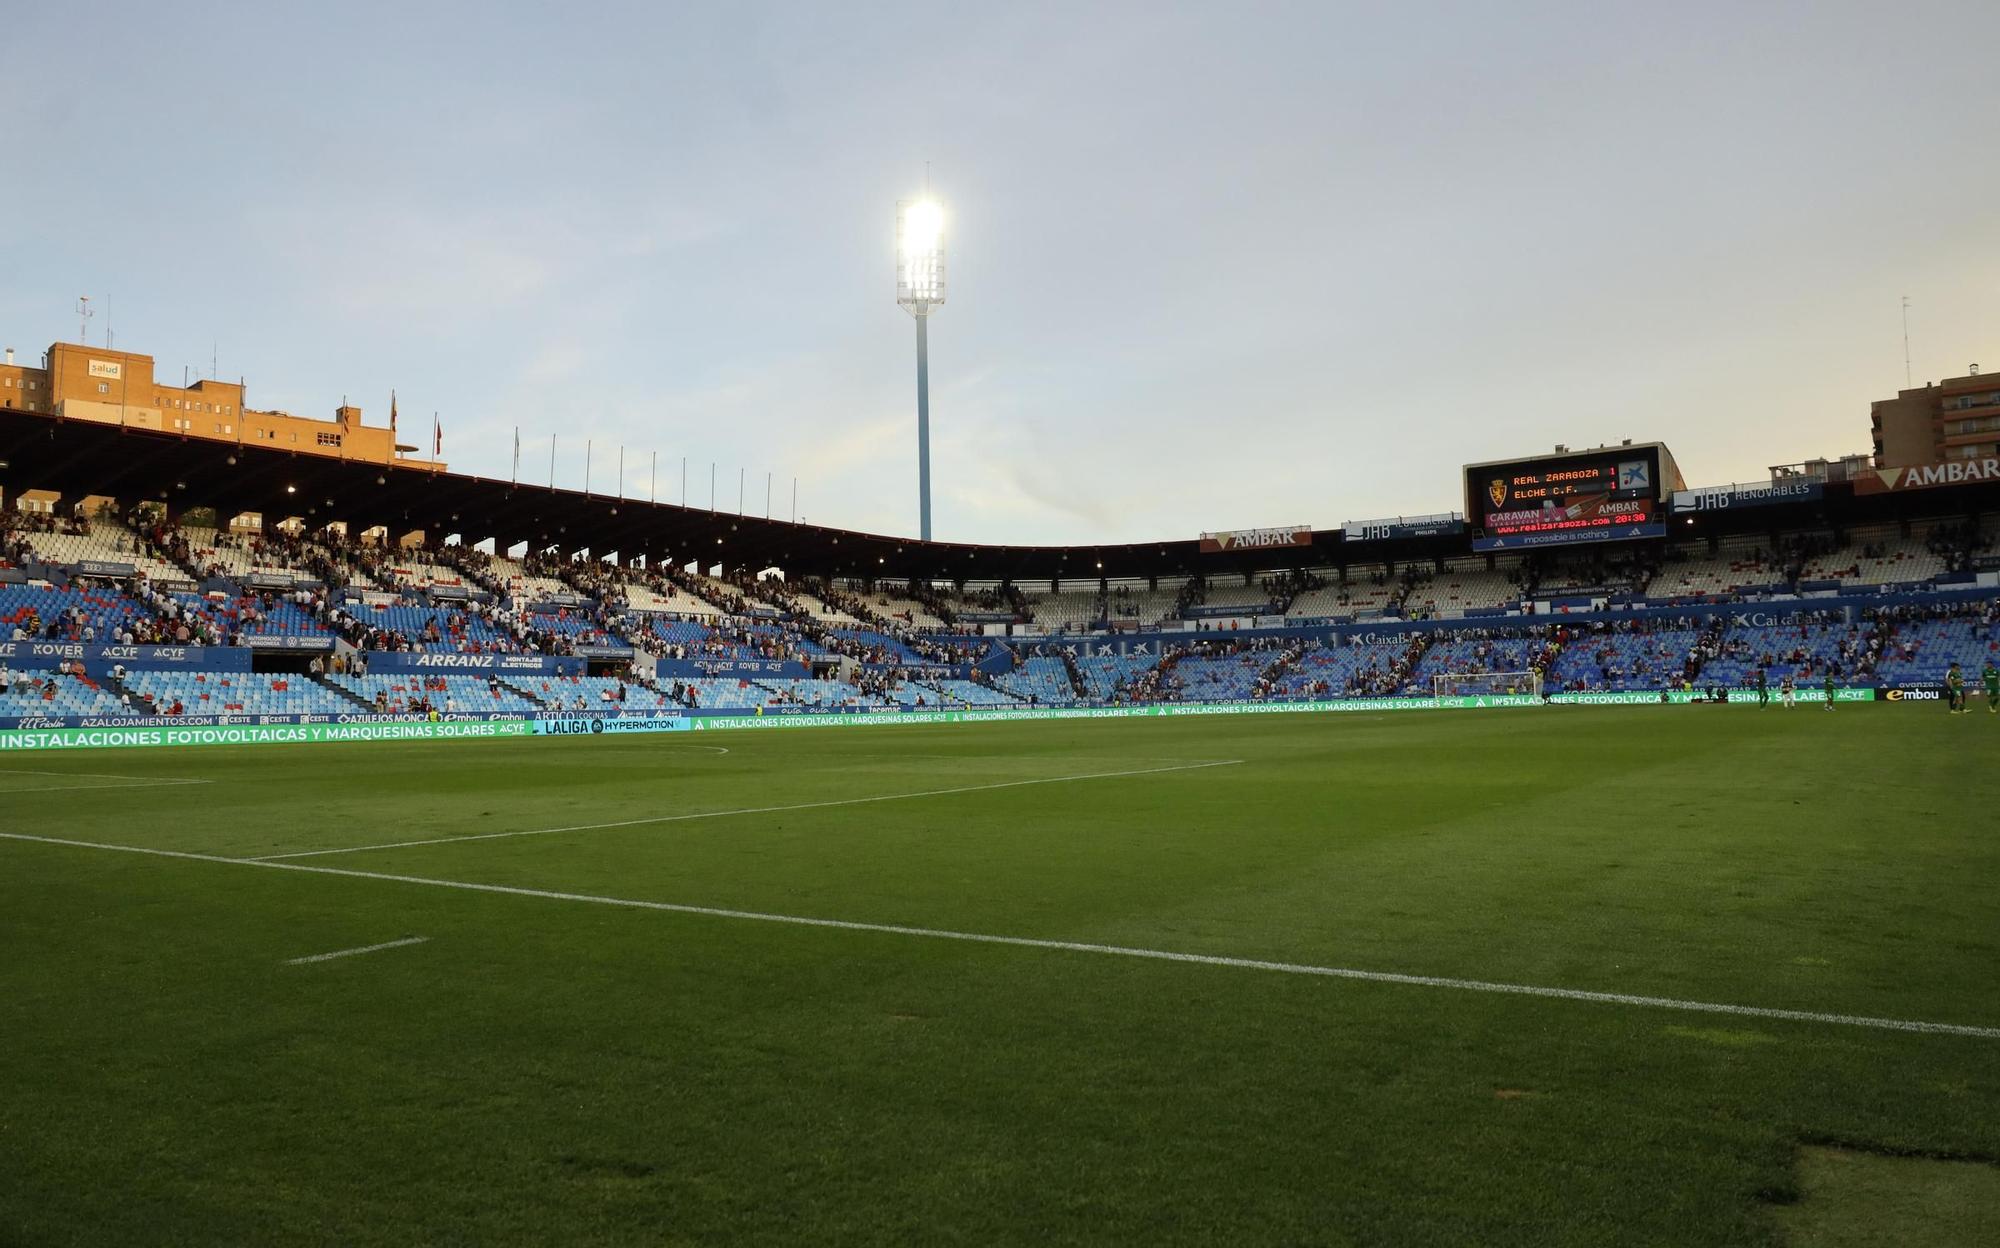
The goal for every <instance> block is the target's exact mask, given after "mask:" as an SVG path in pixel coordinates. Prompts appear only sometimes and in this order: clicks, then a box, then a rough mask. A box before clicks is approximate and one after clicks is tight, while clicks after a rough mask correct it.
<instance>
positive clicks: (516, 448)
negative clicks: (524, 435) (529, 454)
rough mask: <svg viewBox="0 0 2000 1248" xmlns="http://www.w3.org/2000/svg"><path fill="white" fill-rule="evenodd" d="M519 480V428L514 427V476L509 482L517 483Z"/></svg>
mask: <svg viewBox="0 0 2000 1248" xmlns="http://www.w3.org/2000/svg"><path fill="white" fill-rule="evenodd" d="M520 479H521V426H519V425H515V426H514V475H513V476H512V477H510V478H509V480H512V481H519V480H520Z"/></svg>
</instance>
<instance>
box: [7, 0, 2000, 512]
mask: <svg viewBox="0 0 2000 1248" xmlns="http://www.w3.org/2000/svg"><path fill="white" fill-rule="evenodd" d="M0 22H4V26H5V38H6V41H7V44H8V46H9V47H10V50H11V52H12V53H13V55H10V56H9V58H8V62H9V70H8V79H9V82H8V87H7V90H6V91H5V93H4V94H0V136H4V142H5V143H6V145H7V148H8V149H9V150H10V152H11V153H12V156H13V159H12V160H10V161H8V162H7V163H8V165H9V173H10V175H11V176H10V177H9V179H8V180H9V183H10V189H9V190H8V191H7V193H6V194H5V195H4V196H0V275H4V276H0V343H5V344H9V345H12V346H14V347H15V348H16V349H17V351H19V352H20V353H21V354H22V355H23V356H25V357H28V358H29V359H31V360H32V359H33V358H35V357H37V356H39V354H40V352H41V351H42V350H43V349H44V348H46V347H47V345H48V344H49V343H51V342H53V341H58V340H61V341H74V340H75V338H76V335H77V333H78V321H77V317H76V316H75V315H74V313H73V312H72V309H73V308H74V306H75V303H76V298H77V296H79V295H89V296H91V299H92V303H93V306H95V307H96V308H97V309H98V315H97V316H96V317H95V318H94V319H93V320H92V321H91V322H90V325H89V328H88V331H87V332H88V336H89V341H91V342H99V343H101V342H103V340H104V335H105V332H106V330H107V329H109V330H110V331H112V332H113V333H114V334H115V336H116V345H117V346H118V347H119V348H121V349H124V350H131V351H140V352H145V353H148V354H151V355H153V356H155V357H156V359H157V361H158V366H157V367H158V375H159V376H161V377H162V378H166V379H174V378H177V376H178V375H179V373H180V372H181V370H182V369H183V368H187V369H188V370H189V374H190V376H194V375H207V374H208V373H209V372H210V367H211V361H213V362H214V367H215V370H216V371H217V372H218V373H219V375H220V376H222V377H224V378H229V379H234V378H236V377H239V376H240V377H243V378H246V379H247V381H248V384H249V394H248V401H249V403H250V404H251V405H253V406H256V407H260V408H264V407H277V408H281V409H284V410H288V411H292V412H296V413H299V414H304V415H318V416H330V415H331V414H332V411H333V409H334V407H335V406H336V405H338V404H339V403H340V402H341V400H342V399H343V398H345V399H347V400H348V401H351V402H354V403H356V404H359V405H360V406H361V407H362V408H364V410H365V412H366V414H367V415H366V418H367V419H368V420H369V421H370V422H371V423H383V422H385V421H386V419H387V414H388V407H389V397H390V393H391V391H392V390H393V391H394V392H395V393H396V395H397V398H398V405H399V408H400V411H401V413H402V419H403V428H404V430H405V432H408V431H409V430H411V429H412V428H413V427H415V428H419V429H421V430H423V431H425V433H426V435H427V431H428V427H429V421H430V416H431V413H432V412H436V413H438V419H439V421H440V422H441V423H442V426H443V429H444V452H445V455H444V457H445V458H446V459H447V460H448V461H449V462H450V463H451V465H452V467H453V468H454V469H456V470H462V471H469V472H476V473H480V474H483V475H488V476H498V477H506V476H508V475H509V474H510V473H511V472H512V471H513V465H512V457H513V439H514V432H515V430H516V429H518V430H519V432H520V439H521V443H522V453H521V468H520V473H521V476H522V478H523V479H525V480H532V481H546V480H547V479H548V478H549V475H550V450H551V442H552V439H553V445H554V458H555V470H554V475H555V480H556V482H557V483H558V484H561V485H568V486H572V487H578V486H582V485H583V484H584V480H585V457H586V443H588V444H589V446H590V448H591V449H590V474H591V476H590V479H591V485H592V488H593V489H595V490H598V491H603V492H609V491H611V490H614V489H616V488H617V483H616V482H615V481H614V477H615V475H616V469H617V460H618V455H619V448H620V447H621V446H622V447H623V448H624V451H623V457H624V480H623V487H624V490H625V492H626V493H627V494H628V495H629V496H633V497H640V498H644V497H650V496H655V495H657V497H658V498H660V499H661V500H662V501H679V500H680V498H681V496H682V485H681V478H682V470H681V464H682V460H683V459H685V460H686V461H687V464H688V469H687V479H688V485H687V498H688V501H689V502H690V503H693V504H696V505H701V506H706V505H708V504H709V502H710V498H711V491H710V477H711V471H713V476H714V479H715V481H716V483H717V484H716V488H715V491H714V498H715V502H716V504H717V505H718V506H720V507H723V508H725V509H734V508H736V507H737V506H738V505H739V487H738V482H739V479H740V480H741V481H742V482H743V486H742V489H741V491H740V497H741V500H742V503H741V505H742V507H743V509H744V510H746V511H748V512H750V513H753V514H763V513H764V510H765V508H766V506H767V502H766V500H767V492H766V481H767V474H768V480H769V482H770V488H769V493H768V498H769V500H770V501H769V507H770V510H771V511H772V513H773V514H776V515H778V516H780V517H783V516H786V515H789V514H792V501H791V493H792V482H793V480H794V479H796V480H797V482H798V486H797V490H798V503H797V513H798V514H799V515H800V516H801V517H802V518H804V519H807V520H810V521H812V522H814V523H823V524H834V525H840V526H843V527H850V528H857V529H863V530H867V531H871V532H878V533H896V534H913V533H915V531H916V527H917V472H916V436H915V424H916V415H915V408H916V402H915V376H914V374H915V360H914V357H915V344H914V330H913V328H912V325H911V321H910V318H909V317H908V316H907V315H906V314H905V313H904V312H902V311H901V310H899V309H898V308H897V307H896V305H895V301H894V293H895V292H894V255H893V251H894V212H895V203H896V201H897V200H898V199H899V198H907V197H910V196H912V195H914V194H916V193H918V192H920V191H921V190H922V188H923V186H924V182H925V176H926V168H928V170H929V179H930V186H931V188H932V190H933V191H934V192H935V194H936V195H937V196H938V197H939V198H940V199H942V200H943V201H944V203H945V206H946V213H947V243H946V246H947V250H948V253H949V261H948V264H949V276H950V291H949V296H948V300H947V303H946V305H945V306H944V307H943V308H941V309H939V310H938V311H937V312H936V314H935V315H934V317H933V318H932V322H931V326H930V345H931V386H932V392H931V420H932V464H933V467H932V474H933V482H934V504H933V506H934V513H935V531H936V535H937V536H938V537H939V538H943V539H950V540H962V541H983V542H998V543H1027V542H1112V541H1139V540H1159V539H1167V538H1184V537H1191V536H1193V535H1195V534H1197V533H1199V532H1202V531H1206V530H1218V529H1233V528H1244V527H1262V526H1289V525H1293V524H1311V525H1314V526H1318V527H1331V526H1334V525H1338V524H1341V523H1342V522H1344V521H1348V520H1367V519H1373V518H1378V517H1387V516H1395V515H1399V514H1420V513H1427V512H1437V511H1447V510H1453V509H1456V508H1459V507H1460V506H1462V496H1461V489H1462V487H1461V485H1460V473H1459V466H1460V465H1462V464H1465V463H1470V462H1476V461H1481V460H1491V459H1500V458H1506V457H1510V456H1517V455H1527V454H1533V453H1537V452H1540V451H1544V450H1547V449H1548V448H1549V447H1551V446H1552V445H1554V444H1556V443H1564V444H1567V445H1570V446H1582V445H1596V444H1598V443H1602V442H1607V441H1616V440H1619V439H1622V438H1628V437H1629V438H1633V439H1637V440H1654V439H1658V440H1662V441H1665V442H1666V443H1667V444H1668V445H1669V446H1670V447H1671V448H1672V449H1673V450H1674V452H1675V454H1676V456H1677V458H1678V460H1679V462H1680V465H1681V468H1682V470H1683V472H1684V473H1685V474H1686V476H1687V478H1688V481H1689V483H1690V484H1692V485H1702V484H1721V483H1726V482H1732V481H1747V480H1754V479H1757V478H1758V477H1759V476H1761V475H1762V474H1763V471H1764V469H1765V468H1766V467H1768V466H1769V465H1773V464H1781V463H1792V462H1797V461H1799V460H1802V459H1805V458H1808V457H1812V456H1817V455H1828V456H1831V455H1839V454H1843V453H1850V452H1857V451H1865V450H1867V449H1868V443H1869V437H1868V404H1869V401H1870V400H1872V399H1878V398H1886V397H1890V396H1892V395H1893V394H1894V393H1895V391H1896V390H1898V389H1899V388H1901V387H1902V385H1903V382H1904V376H1905V373H1904V348H1903V328H1902V324H1903V323H1902V317H1903V308H1902V300H1903V298H1904V297H1905V296H1907V297H1908V299H1909V301H1910V308H1909V312H1908V320H1909V342H1910V355H1911V359H1912V365H1911V367H1912V369H1913V376H1914V377H1915V380H1916V382H1917V384H1919V385H1921V384H1923V382H1924V381H1926V380H1930V379H1936V378H1939V377H1944V376H1956V375H1960V374H1962V373H1963V372H1964V371H1965V369H1966V367H1967V366H1968V365H1969V364H1973V363H1976V362H1981V361H1984V362H1985V363H1986V365H1987V366H1988V369H1989V370H1990V371H1996V372H2000V207H1996V205H2000V160H1996V159H1995V150H1994V149H1995V136H1996V134H2000V72H1996V70H1995V62H1994V48H1995V47H2000V5H1996V4H1993V3H1991V0H1984V2H1981V3H1962V4H1943V3H1924V2H1922V0H1916V2H1904V3H1877V4H1855V3H1842V2H1839V0H1827V2H1822V3H1810V4H1806V3H1800V4H1780V3H1756V2H1754V0H1753V2H1750V3H1743V2H1741V0H1738V2H1736V3H1727V4H1710V3H1700V2H1697V3H1681V4H1671V5H1663V4H1659V3H1657V2H1653V3H1645V4H1624V3H1588V4H1538V3H1509V4H1498V3H1480V4H1473V3H1461V4H1425V3H1393V4H1392V3H1382V4H1344V3H1335V2H1332V0H1326V2H1322V3H1301V4H1277V3H1243V2H1235V3H1211V4H1179V3H1135V4H1118V3H1102V4H1089V3H1062V4H1039V3H1012V4H1006V5H990V4H981V5H972V4H963V5H961V4H944V3H931V4H890V3H866V2H857V3H852V4H839V5H831V4H810V3H809V4H778V3H731V4H705V5H678V4H646V3H634V4H594V3H589V2H588V0H578V2H576V3H571V4H567V5H561V6H557V5H536V4H523V3H519V2H518V0H491V2H489V3H481V4H477V5H473V4H465V5H453V4H442V3H440V4H407V3H405V4H388V5H377V4H370V3H347V4H341V5H313V6H308V5H304V4H297V3H284V2H281V3H269V2H266V3H262V4H254V5H253V4H205V3H198V2H196V3H181V4H175V5H158V4H131V3H123V2H112V3H104V4H97V5H90V6H77V5H42V6H16V7H14V8H13V9H11V10H9V11H8V12H7V13H6V15H5V16H4V18H0ZM405 440H406V441H407V440H412V439H408V438H406V439H405ZM414 440H417V441H423V440H425V439H424V438H423V437H419V438H417V439H414ZM654 456H657V464H658V468H657V476H655V475H654V472H655V470H654V468H653V463H654ZM711 465H714V467H713V470H711ZM739 474H741V476H740V478H739Z"/></svg>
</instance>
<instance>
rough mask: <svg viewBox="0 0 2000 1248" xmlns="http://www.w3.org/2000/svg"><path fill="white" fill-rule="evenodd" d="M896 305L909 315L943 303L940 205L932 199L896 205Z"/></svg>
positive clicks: (942, 234)
mask: <svg viewBox="0 0 2000 1248" xmlns="http://www.w3.org/2000/svg"><path fill="white" fill-rule="evenodd" d="M896 302H897V303H899V304H901V305H902V306H903V307H904V308H906V309H907V310H908V311H909V312H910V314H911V315H913V316H923V315H924V314H925V313H926V312H928V311H929V310H930V309H931V308H932V307H935V306H936V305H938V304H941V303H943V302H944V205H943V204H940V203H938V202H937V201H936V200H934V199H917V200H902V201H900V202H899V203H897V205H896Z"/></svg>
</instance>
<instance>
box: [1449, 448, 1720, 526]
mask: <svg viewBox="0 0 2000 1248" xmlns="http://www.w3.org/2000/svg"><path fill="white" fill-rule="evenodd" d="M1679 488H1682V487H1681V482H1680V472H1679V470H1678V469H1677V468H1675V466H1674V460H1673V456H1672V455H1670V454H1668V453H1667V449H1666V448H1665V447H1664V446H1661V445H1660V444H1658V443H1648V444H1645V445H1640V446H1615V447H1602V448H1599V449H1598V450H1594V451H1582V452H1574V453H1565V454H1561V455H1551V456H1544V457H1542V458H1539V459H1523V460H1513V461H1505V462H1500V463H1491V464H1469V465H1467V466H1466V469H1465V499H1466V505H1465V514H1466V516H1467V517H1468V518H1469V520H1470V523H1471V525H1472V528H1473V530H1474V534H1473V541H1472V548H1473V549H1474V550H1518V549H1525V548H1528V547H1535V546H1557V545H1568V544H1570V543H1573V542H1608V541H1620V540H1625V539H1628V538H1642V537H1664V536H1665V535H1666V532H1667V526H1666V516H1665V509H1664V506H1663V503H1662V500H1663V499H1666V498H1671V497H1672V496H1673V491H1674V490H1676V489H1679Z"/></svg>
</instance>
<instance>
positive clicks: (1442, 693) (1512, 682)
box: [1431, 672, 1542, 702]
mask: <svg viewBox="0 0 2000 1248" xmlns="http://www.w3.org/2000/svg"><path fill="white" fill-rule="evenodd" d="M1431 681H1432V685H1433V693H1434V696H1435V697H1436V698H1437V699H1438V701H1440V702H1442V701H1443V700H1445V699H1446V698H1501V697H1531V698H1539V697H1541V696H1542V674H1541V673H1540V672H1452V673H1446V674H1443V675H1438V676H1433V677H1432V678H1431Z"/></svg>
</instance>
